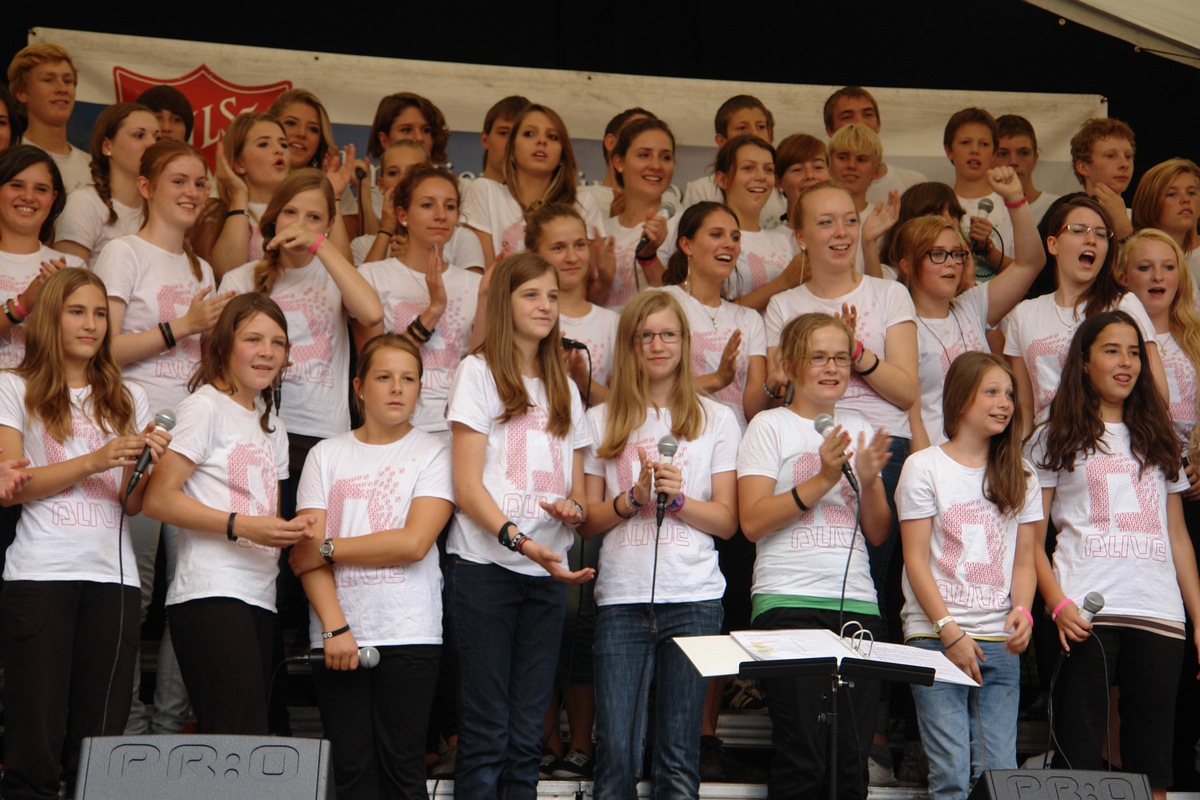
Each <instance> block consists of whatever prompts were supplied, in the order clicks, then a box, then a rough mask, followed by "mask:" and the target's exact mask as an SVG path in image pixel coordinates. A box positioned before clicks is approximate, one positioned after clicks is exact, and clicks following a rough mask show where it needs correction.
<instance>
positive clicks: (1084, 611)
mask: <svg viewBox="0 0 1200 800" xmlns="http://www.w3.org/2000/svg"><path fill="white" fill-rule="evenodd" d="M1103 608H1104V595H1102V594H1100V593H1099V592H1088V593H1087V596H1085V597H1084V598H1083V608H1081V609H1079V616H1080V617H1082V618H1083V620H1084V621H1085V622H1091V621H1092V620H1093V619H1095V618H1096V615H1097V614H1099V613H1100V611H1101V609H1103Z"/></svg>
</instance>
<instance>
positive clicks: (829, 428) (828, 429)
mask: <svg viewBox="0 0 1200 800" xmlns="http://www.w3.org/2000/svg"><path fill="white" fill-rule="evenodd" d="M813 427H814V428H816V429H817V433H819V434H821V435H822V436H824V437H825V438H826V439H828V438H829V434H831V433H833V427H834V422H833V417H831V416H829V415H828V414H818V415H817V418H816V419H814V420H813ZM842 474H843V475H845V476H846V480H847V481H849V482H850V488H851V489H853V490H854V493H855V494H858V493H859V492H858V479H857V478H855V477H854V470H852V469H851V468H850V462H849V461H846V463H845V464H842Z"/></svg>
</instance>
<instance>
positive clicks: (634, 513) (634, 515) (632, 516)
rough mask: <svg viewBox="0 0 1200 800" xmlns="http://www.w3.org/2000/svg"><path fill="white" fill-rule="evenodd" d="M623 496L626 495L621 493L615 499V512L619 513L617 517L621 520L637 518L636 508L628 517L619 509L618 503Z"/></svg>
mask: <svg viewBox="0 0 1200 800" xmlns="http://www.w3.org/2000/svg"><path fill="white" fill-rule="evenodd" d="M622 494H625V493H624V492H621V494H618V495H617V496H616V497H614V498H613V511H615V512H617V516H618V517H620V518H621V519H633V518H634V517H636V516H637V513H638V512H637V509H636V508H635V509H632V510H631V511H630V512H629V516H626V515H624V514H622V513H621V509H620V508H618V507H617V501H618V500H620V499H621V495H622Z"/></svg>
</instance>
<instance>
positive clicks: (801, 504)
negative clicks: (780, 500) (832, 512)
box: [792, 486, 812, 511]
mask: <svg viewBox="0 0 1200 800" xmlns="http://www.w3.org/2000/svg"><path fill="white" fill-rule="evenodd" d="M797 488H798V487H796V486H793V487H792V499H793V500H795V501H796V506H797V507H798V508H799V509H800V510H801V511H812V509H811V508H809V507H808V506H806V505H804V501H803V500H801V499H800V493H799V492H797V491H796V489H797Z"/></svg>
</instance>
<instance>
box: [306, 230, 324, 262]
mask: <svg viewBox="0 0 1200 800" xmlns="http://www.w3.org/2000/svg"><path fill="white" fill-rule="evenodd" d="M323 241H325V234H323V233H318V234H317V240H316V241H315V242H313V243H312V247H310V248H308V252H309V253H310V254H311V255H314V256H315V255H316V254H317V251H318V250H320V249H321V242H323Z"/></svg>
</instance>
